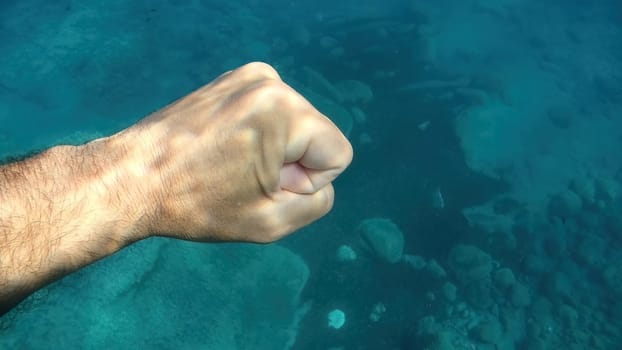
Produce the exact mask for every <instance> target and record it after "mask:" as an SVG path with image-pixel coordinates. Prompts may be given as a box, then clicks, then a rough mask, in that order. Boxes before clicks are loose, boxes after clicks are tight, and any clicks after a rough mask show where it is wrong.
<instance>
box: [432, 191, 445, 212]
mask: <svg viewBox="0 0 622 350" xmlns="http://www.w3.org/2000/svg"><path fill="white" fill-rule="evenodd" d="M432 207H433V208H435V209H443V208H445V198H443V192H441V188H440V187H437V188H436V190H434V192H433V193H432Z"/></svg>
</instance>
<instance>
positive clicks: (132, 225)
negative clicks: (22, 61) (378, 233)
mask: <svg viewBox="0 0 622 350" xmlns="http://www.w3.org/2000/svg"><path fill="white" fill-rule="evenodd" d="M351 160H352V147H351V145H350V143H349V142H348V141H347V139H346V138H345V137H344V136H343V135H342V134H341V132H340V131H339V130H338V129H337V127H336V126H335V125H334V124H333V123H332V122H331V121H330V120H329V119H328V118H326V117H325V116H324V115H322V114H321V113H320V112H318V111H317V110H316V109H315V108H314V107H313V106H312V105H311V104H310V103H309V102H308V101H306V100H305V99H304V98H303V97H302V96H301V95H299V94H298V93H297V92H296V91H294V90H293V89H292V88H291V87H289V86H288V85H286V84H285V83H284V82H283V81H282V80H281V79H280V77H279V75H278V73H277V72H276V71H275V70H274V69H273V68H272V67H270V66H269V65H266V64H263V63H251V64H248V65H245V66H243V67H240V68H238V69H236V70H234V71H231V72H228V73H225V74H223V75H222V76H220V77H219V78H218V79H216V80H215V81H213V82H212V83H210V84H208V85H206V86H204V87H203V88H201V89H199V90H197V91H195V92H193V93H191V94H190V95H188V96H186V97H184V98H182V99H180V100H178V101H176V102H174V103H173V104H171V105H169V106H167V107H165V108H164V109H162V110H160V111H158V112H156V113H153V114H152V115H150V116H148V117H146V118H145V119H143V120H141V121H140V122H138V123H137V124H135V125H133V126H131V127H129V128H128V129H125V130H123V131H121V132H119V133H117V134H115V135H112V136H110V137H106V138H102V139H97V140H94V141H92V142H90V143H88V144H86V145H82V146H57V147H53V148H51V149H49V150H47V151H45V152H43V153H41V154H39V155H38V156H35V157H33V158H29V159H27V160H24V161H21V162H17V163H12V164H8V165H5V166H2V167H0V314H1V313H3V312H6V311H7V310H9V309H10V308H11V307H12V306H14V305H15V304H17V303H18V302H19V301H21V300H22V299H23V298H24V297H26V296H28V295H29V294H31V293H32V292H34V291H36V290H37V289H39V288H41V287H43V286H45V285H46V284H48V283H50V282H52V281H54V280H56V279H58V278H61V277H63V276H65V275H67V274H69V273H71V272H73V271H75V270H77V269H79V268H81V267H84V266H86V265H88V264H90V263H92V262H94V261H96V260H98V259H101V258H104V257H106V256H108V255H111V254H113V253H115V252H116V251H118V250H120V249H122V248H123V247H125V246H127V245H129V244H131V243H133V242H136V241H139V240H141V239H145V238H148V237H151V236H167V237H172V238H180V239H187V240H194V241H240V242H255V243H268V242H273V241H276V240H278V239H280V238H282V237H284V236H286V235H288V234H290V233H292V232H294V231H295V230H297V229H299V228H301V227H303V226H305V225H307V224H309V223H311V222H313V221H314V220H316V219H318V218H320V217H321V216H323V215H324V214H326V213H327V212H328V211H329V210H330V209H331V207H332V205H333V198H334V192H333V187H332V184H331V183H332V181H333V180H334V179H335V178H336V177H337V176H338V175H339V174H340V173H341V172H343V171H344V170H345V168H346V167H347V166H348V165H349V164H350V162H351Z"/></svg>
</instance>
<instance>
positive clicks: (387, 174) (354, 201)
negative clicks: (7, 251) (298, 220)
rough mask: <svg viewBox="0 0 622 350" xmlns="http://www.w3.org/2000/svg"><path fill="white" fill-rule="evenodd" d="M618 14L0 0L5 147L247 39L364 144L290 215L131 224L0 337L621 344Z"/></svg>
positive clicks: (421, 4)
mask: <svg viewBox="0 0 622 350" xmlns="http://www.w3.org/2000/svg"><path fill="white" fill-rule="evenodd" d="M387 3H389V4H387ZM621 23H622V8H621V6H620V4H619V2H615V1H599V2H598V3H597V4H588V3H586V2H579V1H576V2H562V1H552V0H548V1H528V0H502V1H491V0H473V1H466V2H465V1H449V0H441V1H435V2H429V1H428V2H426V1H397V0H396V1H393V2H386V1H385V2H382V1H350V0H346V1H340V2H334V1H333V2H328V1H313V2H311V1H269V2H262V1H256V0H252V1H243V2H231V1H150V2H148V1H138V0H129V1H117V0H113V1H105V2H104V1H92V0H89V1H79V2H78V1H58V2H46V1H34V0H28V1H21V2H2V3H0V38H1V40H0V157H2V158H5V157H10V156H17V155H20V154H24V153H27V152H30V151H34V150H39V149H43V148H45V147H48V146H51V145H54V144H58V143H81V142H86V141H88V140H90V139H93V138H96V137H99V136H103V135H109V134H111V133H114V132H116V131H118V130H121V129H124V128H126V127H128V126H130V125H132V124H133V123H134V122H136V121H137V120H139V119H140V118H142V117H143V116H145V115H147V114H149V113H151V112H153V111H155V110H157V109H158V108H160V107H162V106H163V105H165V104H167V103H169V102H171V101H173V100H175V99H176V98H179V97H181V96H183V95H185V94H186V93H188V92H190V91H192V90H194V89H196V88H198V87H200V86H202V85H203V84H205V83H207V82H209V81H210V80H212V79H213V78H215V77H217V76H218V75H219V74H221V73H222V72H224V71H227V70H230V69H234V68H236V67H238V66H240V65H242V64H244V63H246V62H249V61H257V60H260V61H265V62H268V63H270V64H271V65H273V66H274V67H275V68H276V69H277V70H278V71H279V73H280V74H281V76H282V77H283V79H284V80H285V81H286V82H287V83H289V84H290V85H292V86H293V87H294V88H296V89H297V90H299V91H300V92H301V93H302V94H303V95H305V96H306V97H307V98H308V99H309V100H311V101H312V102H313V103H314V104H315V105H316V106H317V107H318V109H320V110H321V111H322V112H323V113H325V114H326V115H328V116H329V117H330V118H332V119H333V120H334V121H335V123H336V124H338V126H339V127H340V128H341V129H342V130H343V131H344V133H346V134H347V135H348V138H349V139H350V141H351V142H352V144H353V146H354V150H355V159H354V161H353V163H352V165H351V167H350V168H349V169H348V170H347V172H346V173H344V174H343V176H341V177H340V178H339V179H338V180H337V182H336V184H335V187H336V192H337V197H336V203H335V207H334V209H333V211H332V212H331V213H330V214H329V215H328V216H326V217H325V218H323V219H321V220H320V221H318V222H316V223H314V224H312V225H311V226H309V227H307V228H304V229H302V230H301V231H300V232H299V233H297V234H294V235H292V236H290V237H288V238H286V239H285V240H283V241H281V242H279V243H278V244H273V245H269V246H254V245H244V244H223V245H210V244H199V243H189V242H182V241H173V240H166V239H150V240H147V241H143V242H140V243H139V244H136V245H134V246H131V247H129V248H127V249H125V250H124V251H122V252H120V253H118V254H116V255H114V256H112V257H110V258H108V259H105V260H103V261H100V262H98V263H96V264H94V265H92V266H89V267H88V268H86V269H83V270H81V271H79V272H77V273H75V274H72V275H70V276H68V277H67V278H65V279H63V280H61V281H59V282H57V283H55V284H53V285H51V286H49V287H48V288H45V289H43V290H41V291H39V292H37V293H36V294H34V295H33V296H31V297H30V298H29V299H27V300H26V301H24V302H23V303H22V304H21V305H20V306H19V307H18V308H16V309H14V310H13V311H12V312H11V313H10V314H7V315H5V316H3V317H2V318H0V348H2V349H84V348H88V349H95V348H97V349H99V348H119V349H121V348H128V349H130V348H131V349H136V348H145V349H151V348H154V349H155V348H163V349H172V348H174V349H224V350H229V349H270V350H271V349H321V350H328V349H332V350H337V349H343V350H350V349H388V350H394V349H399V350H411V349H438V350H440V349H443V350H449V349H485V350H487V349H504V350H505V349H620V348H622V333H621V331H620V329H622V304H621V303H620V299H621V298H622V249H621V248H622V217H621V216H620V213H621V210H622V200H621V196H622V160H621V159H620V155H619V154H620V151H619V150H620V149H622V120H621V118H622V68H621V67H622V64H621V63H622V62H621V61H622V29H621ZM333 310H341V311H342V312H343V314H344V315H345V322H344V323H343V325H341V327H340V328H338V329H336V328H335V327H331V326H329V319H328V315H329V313H330V312H331V311H333ZM337 324H340V322H337Z"/></svg>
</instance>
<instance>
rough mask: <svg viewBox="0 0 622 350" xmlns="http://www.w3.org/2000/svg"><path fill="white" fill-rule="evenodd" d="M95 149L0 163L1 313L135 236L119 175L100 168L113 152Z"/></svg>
mask: <svg viewBox="0 0 622 350" xmlns="http://www.w3.org/2000/svg"><path fill="white" fill-rule="evenodd" d="M101 147H103V145H102V144H101V143H97V142H96V143H92V144H89V145H86V146H77V147H74V146H60V147H54V148H52V149H50V150H48V151H46V152H44V153H42V154H39V155H37V156H35V157H33V158H30V159H27V160H24V161H20V162H17V163H13V164H8V165H5V166H2V167H0V314H2V313H4V312H5V311H6V310H8V309H9V308H10V307H12V306H13V305H14V304H16V303H17V302H19V301H20V300H21V299H23V298H24V297H25V296H27V295H29V294H30V293H32V292H34V291H35V290H37V289H39V288H41V287H42V286H44V285H46V284H48V283H50V282H52V281H54V280H56V279H58V278H60V277H62V276H64V275H66V274H68V273H70V272H72V271H75V270H77V269H79V268H80V267H83V266H85V265H88V264H89V263H92V262H94V261H96V260H98V259H101V258H103V257H105V256H107V255H110V254H112V253H114V252H116V251H117V250H119V249H121V248H122V247H123V246H124V245H126V244H128V243H129V242H130V241H131V239H132V237H134V236H133V235H132V233H133V232H132V231H133V230H135V227H134V225H135V224H136V222H135V221H136V220H135V217H133V216H132V215H133V214H134V213H133V212H132V211H131V210H129V208H125V207H123V205H124V204H123V201H121V200H119V197H120V196H121V194H122V193H120V191H121V189H120V188H118V186H117V185H118V183H119V182H118V181H116V179H115V175H118V174H114V173H105V171H108V172H110V171H112V170H111V169H116V168H115V167H113V166H111V165H112V164H111V163H113V162H116V159H117V158H118V156H117V155H116V154H115V153H114V152H112V153H106V152H102V150H101Z"/></svg>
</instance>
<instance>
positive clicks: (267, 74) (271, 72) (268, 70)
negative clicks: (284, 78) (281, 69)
mask: <svg viewBox="0 0 622 350" xmlns="http://www.w3.org/2000/svg"><path fill="white" fill-rule="evenodd" d="M237 71H238V72H248V73H249V74H254V75H257V77H263V78H268V79H279V80H280V77H279V73H278V72H277V71H276V69H274V68H273V67H272V66H271V65H269V64H267V63H265V62H250V63H247V64H245V65H243V66H242V67H240V68H238V69H237Z"/></svg>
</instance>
